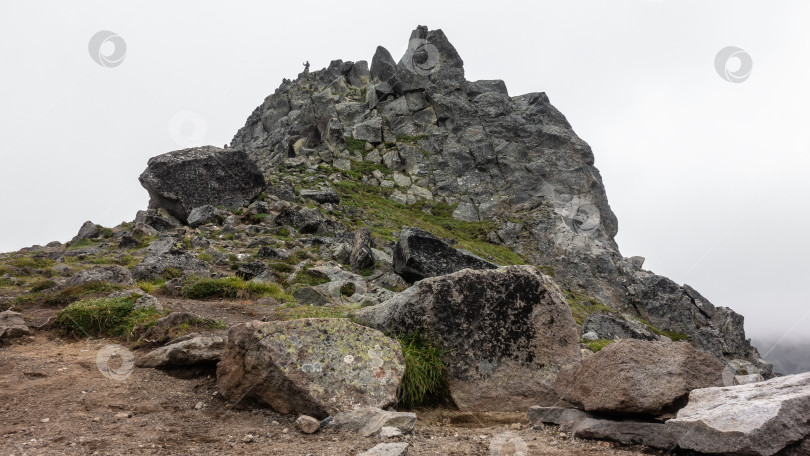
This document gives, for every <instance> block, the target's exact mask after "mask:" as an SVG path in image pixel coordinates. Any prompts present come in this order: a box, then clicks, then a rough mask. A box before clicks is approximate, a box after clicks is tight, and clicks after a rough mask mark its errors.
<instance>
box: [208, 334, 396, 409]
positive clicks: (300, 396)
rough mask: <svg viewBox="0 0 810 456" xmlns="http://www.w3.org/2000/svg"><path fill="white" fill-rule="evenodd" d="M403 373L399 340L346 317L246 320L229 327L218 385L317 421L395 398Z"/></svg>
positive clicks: (235, 397)
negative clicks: (271, 320) (311, 417)
mask: <svg viewBox="0 0 810 456" xmlns="http://www.w3.org/2000/svg"><path fill="white" fill-rule="evenodd" d="M404 372H405V362H404V359H403V357H402V348H401V347H400V346H399V343H397V342H396V341H394V340H392V339H389V338H387V337H385V336H384V335H383V334H382V333H381V332H379V331H376V330H374V329H371V328H366V327H363V326H360V325H357V324H354V323H352V322H350V321H348V320H347V319H303V320H291V321H274V322H267V323H262V322H259V321H253V322H249V323H245V324H242V325H237V326H234V327H232V328H231V329H230V330H229V331H228V344H227V348H226V351H225V354H224V355H223V356H222V361H220V363H219V365H218V367H217V385H218V386H219V390H220V391H221V392H222V394H223V396H224V397H225V398H227V399H228V400H230V401H232V402H239V401H241V400H243V399H247V398H252V399H256V400H258V401H260V402H263V403H265V404H267V405H269V406H271V407H272V408H273V409H275V410H276V411H278V412H280V413H298V414H303V415H309V416H313V417H316V418H319V419H323V418H326V417H327V416H328V415H336V414H337V413H339V412H342V411H346V410H350V409H353V408H357V407H363V406H368V407H379V408H382V407H388V406H389V405H392V404H394V403H396V400H397V395H396V393H397V388H399V385H400V382H401V381H402V376H403V375H404Z"/></svg>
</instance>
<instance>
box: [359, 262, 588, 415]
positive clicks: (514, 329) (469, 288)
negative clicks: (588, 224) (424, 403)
mask: <svg viewBox="0 0 810 456" xmlns="http://www.w3.org/2000/svg"><path fill="white" fill-rule="evenodd" d="M357 318H358V319H359V320H360V321H364V322H367V323H368V324H370V325H372V326H374V327H376V328H379V329H381V330H383V331H390V332H392V333H396V334H414V333H419V334H422V335H424V337H425V338H426V339H427V340H429V341H431V342H432V343H434V344H437V345H439V346H440V347H441V349H442V350H444V351H445V354H444V356H443V358H442V359H443V361H444V363H445V365H446V367H447V376H448V381H449V385H450V394H451V396H452V397H453V400H454V401H455V403H456V405H457V406H458V407H459V408H460V409H461V410H463V411H472V412H478V411H516V410H526V409H527V408H528V407H530V406H532V405H536V404H540V405H549V404H552V403H555V402H556V401H557V400H558V396H557V395H556V394H555V393H554V390H553V382H554V378H555V377H556V373H557V371H558V369H559V368H560V367H561V366H563V365H565V364H567V363H570V362H573V361H575V360H577V359H579V336H578V331H577V325H576V322H575V321H574V318H573V316H572V314H571V309H570V308H569V306H568V304H566V302H565V299H564V298H563V296H562V294H561V292H560V289H559V288H558V287H557V285H556V284H555V283H554V282H553V281H552V280H551V279H550V278H549V277H547V276H545V275H543V274H541V273H540V272H538V271H537V269H536V268H534V267H532V266H509V267H504V268H498V269H491V270H470V269H467V270H462V271H459V272H455V273H453V274H448V275H444V276H440V277H433V278H429V279H425V280H422V281H419V282H417V283H416V284H415V285H414V286H412V287H411V288H409V289H407V290H405V291H403V292H402V293H399V294H398V295H396V296H395V297H394V298H392V299H390V300H388V301H386V302H384V303H382V304H380V305H377V306H373V307H368V308H365V309H361V310H359V311H358V312H357Z"/></svg>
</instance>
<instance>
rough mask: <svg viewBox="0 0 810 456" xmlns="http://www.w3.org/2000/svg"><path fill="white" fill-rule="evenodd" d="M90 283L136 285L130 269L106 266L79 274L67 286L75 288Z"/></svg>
mask: <svg viewBox="0 0 810 456" xmlns="http://www.w3.org/2000/svg"><path fill="white" fill-rule="evenodd" d="M89 282H108V283H114V284H121V285H133V284H134V283H135V281H133V280H132V274H131V273H130V272H129V269H127V268H125V267H123V266H118V265H105V266H98V267H95V268H90V269H85V270H84V271H79V272H77V273H76V274H75V275H74V276H73V277H71V278H69V279H68V280H67V281H66V282H65V286H68V287H73V286H77V285H83V284H85V283H89Z"/></svg>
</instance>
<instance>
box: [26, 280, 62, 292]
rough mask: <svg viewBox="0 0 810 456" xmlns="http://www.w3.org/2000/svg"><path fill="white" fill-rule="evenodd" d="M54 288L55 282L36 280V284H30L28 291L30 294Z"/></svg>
mask: <svg viewBox="0 0 810 456" xmlns="http://www.w3.org/2000/svg"><path fill="white" fill-rule="evenodd" d="M55 286H56V282H54V281H53V280H49V279H43V280H37V281H36V282H34V283H32V284H31V288H30V289H29V291H30V292H31V293H36V292H38V291H45V290H49V289H51V288H53V287H55Z"/></svg>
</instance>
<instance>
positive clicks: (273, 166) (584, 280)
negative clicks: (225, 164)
mask: <svg viewBox="0 0 810 456" xmlns="http://www.w3.org/2000/svg"><path fill="white" fill-rule="evenodd" d="M395 62H396V61H395V59H394V58H393V57H392V56H391V54H390V52H388V50H386V49H385V48H383V47H381V46H380V47H378V48H377V50H376V52H375V54H374V56H373V57H372V59H371V66H370V68H369V65H368V63H367V61H363V60H360V61H357V62H352V61H346V62H344V61H342V60H335V61H332V62H331V63H330V65H329V66H328V67H327V68H324V69H321V70H318V71H313V72H304V73H301V74H299V75H298V77H297V78H296V79H295V80H294V81H291V80H284V81H283V82H282V84H281V86H280V87H279V88H278V89H277V90H276V91H275V93H273V94H272V95H270V96H268V97H267V98H266V99H265V100H264V102H263V103H262V104H261V105H260V106H258V107H257V108H256V109H255V110H254V112H253V113H252V114H251V115H250V117H249V118H248V120H247V122H246V123H245V126H244V127H243V128H241V129H240V130H239V132H238V133H237V134H236V135H235V137H234V139H233V141H232V143H231V147H232V148H234V149H240V150H244V151H246V152H247V154H248V155H249V156H250V158H251V160H252V161H254V162H255V163H257V164H258V165H259V167H260V169H261V170H262V172H263V173H264V174H265V176H266V177H267V178H268V180H270V181H273V180H277V179H278V170H279V169H280V168H283V169H289V168H296V167H301V168H305V169H309V170H311V171H312V172H315V173H323V174H324V175H329V174H330V173H329V170H334V169H337V170H353V169H367V168H368V166H377V167H380V171H385V173H382V174H380V175H377V176H374V175H364V176H362V177H361V179H362V184H363V185H371V186H383V187H384V186H387V185H390V187H385V191H386V192H387V195H388V196H389V197H390V198H391V199H393V200H394V201H397V202H400V203H402V204H407V205H414V204H422V203H423V202H425V201H431V202H438V203H441V204H446V205H449V206H451V207H452V209H453V210H452V216H453V217H454V218H455V219H457V220H460V221H467V222H487V223H490V224H491V225H492V229H491V231H490V232H489V233H488V235H487V236H488V240H489V241H490V242H492V243H494V244H498V245H503V246H507V247H509V248H510V249H512V250H514V251H515V252H517V253H518V254H520V255H521V256H522V257H523V258H525V259H526V261H527V262H529V263H531V264H535V265H538V266H543V267H545V268H546V269H547V270H548V271H553V274H554V275H555V277H556V279H557V280H558V281H560V282H561V283H562V284H564V285H565V286H566V287H567V288H568V289H571V290H577V291H578V292H582V293H584V294H586V295H588V296H590V297H593V298H594V299H595V300H596V301H598V302H599V303H601V304H602V305H604V306H606V308H609V309H611V310H613V311H619V312H625V313H628V314H630V315H633V316H634V317H636V318H640V319H643V320H644V321H646V322H648V323H649V324H651V325H655V326H656V327H658V328H661V330H663V331H667V332H672V333H679V334H685V335H686V336H688V337H690V338H691V339H692V340H694V341H695V342H696V343H697V344H698V345H699V346H700V347H701V348H703V349H704V350H707V351H710V352H711V353H713V354H715V355H716V356H718V357H721V358H722V357H726V358H740V359H745V360H747V361H749V362H752V363H757V364H762V361H761V360H760V359H759V356H758V354H757V353H756V349H754V348H753V347H751V345H750V343H749V342H748V341H747V340H746V339H745V335H744V332H743V328H742V317H741V316H739V315H737V314H736V313H734V312H733V311H731V310H730V309H727V308H722V307H721V308H715V307H714V306H713V305H711V304H710V303H708V301H707V300H705V299H704V298H703V297H702V296H700V295H699V294H697V293H696V292H693V291H694V290H691V288H689V287H688V286H685V287H682V286H679V285H677V284H675V283H673V282H672V281H670V280H669V279H667V278H665V277H661V276H658V275H655V274H653V273H651V272H649V271H646V270H643V269H642V266H643V259H642V258H640V257H635V258H633V259H629V258H625V257H623V256H622V255H621V253H620V252H619V248H618V246H617V244H616V242H615V240H614V237H615V236H616V233H617V232H618V220H617V218H616V215H615V214H614V213H613V211H612V210H611V208H610V205H609V204H608V199H607V195H606V193H605V188H604V185H603V183H602V177H601V175H600V173H599V170H598V169H597V168H596V167H595V166H594V154H593V152H592V151H591V148H590V146H589V145H588V144H587V143H586V142H585V141H583V140H582V139H581V138H579V136H577V134H576V133H575V132H574V130H573V129H572V127H571V125H570V124H569V123H568V121H567V120H566V118H565V116H564V115H563V114H562V113H561V112H560V111H558V110H557V109H556V108H555V107H554V106H553V105H552V104H551V103H550V101H549V98H548V97H547V96H546V94H545V93H542V92H535V93H528V94H523V95H517V96H510V95H509V93H508V90H507V87H506V85H505V83H504V82H503V81H501V80H481V81H468V80H467V79H466V78H465V76H464V67H463V60H462V59H461V57H460V56H459V54H458V52H457V51H456V49H455V47H454V46H453V45H452V44H451V43H450V41H449V39H448V38H447V36H446V35H445V34H444V32H442V31H441V30H429V29H428V28H427V27H426V26H419V27H417V28H416V29H415V30H414V31H413V32H412V33H411V36H410V38H409V41H408V48H407V50H406V52H405V54H404V55H403V56H402V57H401V58H400V59H399V61H398V62H396V63H395ZM390 173H393V174H394V176H397V179H398V181H397V182H396V183H393V182H391V181H390V180H388V178H386V177H385V176H384V175H383V174H390ZM766 369H767V368H766Z"/></svg>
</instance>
